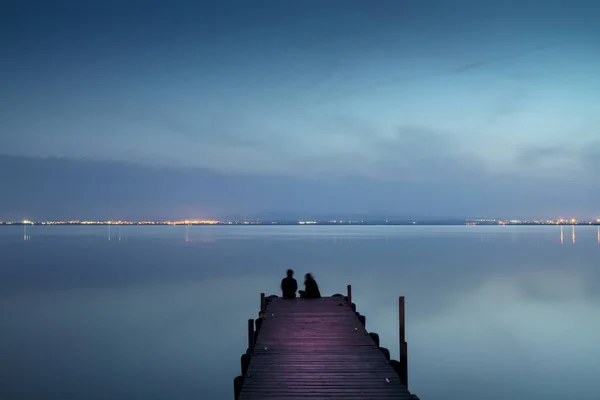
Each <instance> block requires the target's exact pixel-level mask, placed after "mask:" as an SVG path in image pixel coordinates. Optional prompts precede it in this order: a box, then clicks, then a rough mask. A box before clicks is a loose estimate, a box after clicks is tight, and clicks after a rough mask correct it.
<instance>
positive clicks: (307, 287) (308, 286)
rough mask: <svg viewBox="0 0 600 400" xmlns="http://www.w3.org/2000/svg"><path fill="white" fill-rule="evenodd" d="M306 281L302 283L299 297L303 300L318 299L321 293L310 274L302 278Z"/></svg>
mask: <svg viewBox="0 0 600 400" xmlns="http://www.w3.org/2000/svg"><path fill="white" fill-rule="evenodd" d="M304 277H305V278H306V280H305V281H304V290H299V291H298V293H300V297H301V298H303V299H320V298H321V292H320V291H319V285H317V281H316V280H315V278H313V276H312V274H310V273H308V274H306V275H305V276H304Z"/></svg>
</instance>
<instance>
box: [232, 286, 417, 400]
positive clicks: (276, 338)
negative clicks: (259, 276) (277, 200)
mask: <svg viewBox="0 0 600 400" xmlns="http://www.w3.org/2000/svg"><path fill="white" fill-rule="evenodd" d="M398 305H399V321H400V324H399V326H400V332H399V333H400V338H399V339H400V361H396V360H390V353H389V351H388V350H387V349H386V348H383V347H380V346H379V336H378V335H377V334H376V333H369V332H367V330H366V329H365V324H366V318H365V317H364V316H362V315H360V314H359V313H358V312H356V306H355V305H354V304H353V303H352V292H351V287H350V285H348V295H347V296H343V295H334V296H332V297H324V298H320V299H299V298H297V299H282V298H279V297H276V296H270V297H269V298H265V295H264V294H261V309H260V312H259V318H258V319H257V320H256V321H255V320H253V319H251V320H249V321H248V349H247V351H246V354H244V355H242V359H241V364H242V375H240V376H238V377H236V378H235V380H234V391H235V399H239V400H254V399H301V398H302V399H305V398H309V399H373V400H376V399H418V397H417V396H415V395H413V394H411V393H410V392H409V391H408V385H407V383H408V368H407V356H406V351H407V346H406V342H405V333H404V298H403V297H400V299H399V303H398Z"/></svg>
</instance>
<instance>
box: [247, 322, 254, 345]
mask: <svg viewBox="0 0 600 400" xmlns="http://www.w3.org/2000/svg"><path fill="white" fill-rule="evenodd" d="M248 348H250V349H252V348H254V320H253V319H249V320H248Z"/></svg>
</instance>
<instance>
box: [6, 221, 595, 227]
mask: <svg viewBox="0 0 600 400" xmlns="http://www.w3.org/2000/svg"><path fill="white" fill-rule="evenodd" d="M307 225H308V226H506V225H510V226H563V225H565V226H571V225H576V226H600V222H597V221H578V222H562V223H550V222H548V223H544V222H502V223H500V222H473V221H464V222H459V221H456V222H443V221H414V222H403V221H398V222H392V221H389V222H366V221H365V222H338V223H333V222H300V221H289V222H279V221H268V222H254V221H252V222H238V221H236V222H216V223H180V222H176V223H173V222H84V223H69V222H0V226H307Z"/></svg>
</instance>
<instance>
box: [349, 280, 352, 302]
mask: <svg viewBox="0 0 600 400" xmlns="http://www.w3.org/2000/svg"><path fill="white" fill-rule="evenodd" d="M348 304H352V285H348Z"/></svg>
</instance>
